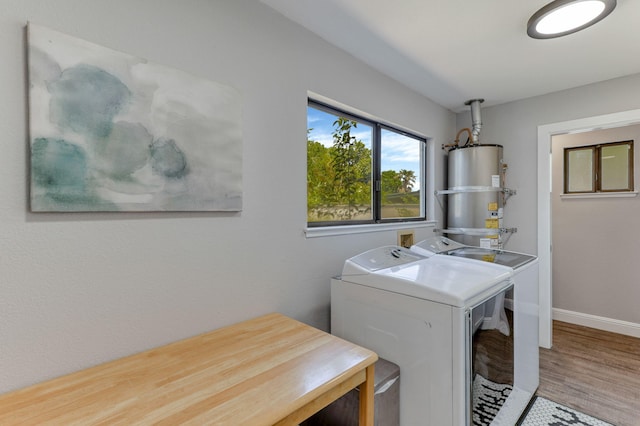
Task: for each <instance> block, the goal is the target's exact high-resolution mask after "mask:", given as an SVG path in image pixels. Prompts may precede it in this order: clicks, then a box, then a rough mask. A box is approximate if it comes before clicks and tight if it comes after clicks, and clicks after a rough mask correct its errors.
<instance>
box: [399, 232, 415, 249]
mask: <svg viewBox="0 0 640 426" xmlns="http://www.w3.org/2000/svg"><path fill="white" fill-rule="evenodd" d="M398 245H399V246H400V247H404V248H410V247H411V246H412V245H413V230H402V231H398Z"/></svg>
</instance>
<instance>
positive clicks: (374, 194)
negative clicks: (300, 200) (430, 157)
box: [305, 97, 428, 228]
mask: <svg viewBox="0 0 640 426" xmlns="http://www.w3.org/2000/svg"><path fill="white" fill-rule="evenodd" d="M307 107H311V108H314V109H317V110H321V111H324V112H326V113H329V114H332V115H335V116H337V117H344V118H346V119H349V120H354V121H356V122H358V123H363V124H365V125H367V126H370V127H371V128H372V141H371V152H372V162H371V173H372V184H371V210H372V218H371V219H368V220H342V221H340V220H337V221H317V222H309V221H307V228H322V227H338V226H340V227H350V226H358V225H371V224H397V223H411V222H426V221H427V198H426V187H427V141H428V138H426V137H424V136H420V135H418V134H415V133H412V132H409V131H406V130H403V129H400V128H398V127H395V126H392V125H390V124H388V123H385V122H383V121H381V120H377V119H373V118H366V117H364V116H363V115H360V114H357V113H353V112H350V111H347V110H345V109H343V108H339V107H335V106H333V105H330V104H328V103H326V102H322V101H318V100H316V99H313V98H311V97H309V98H307ZM307 117H308V115H307ZM382 129H385V130H387V131H391V132H394V133H397V134H400V135H403V136H406V137H409V138H412V139H415V140H416V141H418V142H420V143H421V146H420V169H421V170H420V178H421V181H420V216H417V217H406V218H404V217H401V218H387V219H384V218H382V190H381V173H382V170H381V168H382V156H381V154H382V153H381V149H382V137H381V135H382ZM307 155H308V153H307ZM305 199H306V197H305ZM307 209H308V201H307Z"/></svg>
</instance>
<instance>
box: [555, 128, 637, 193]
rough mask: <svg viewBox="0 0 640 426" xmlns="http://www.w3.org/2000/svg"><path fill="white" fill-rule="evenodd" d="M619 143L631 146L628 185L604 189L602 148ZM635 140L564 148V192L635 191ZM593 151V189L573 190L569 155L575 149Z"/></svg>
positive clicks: (628, 162)
mask: <svg viewBox="0 0 640 426" xmlns="http://www.w3.org/2000/svg"><path fill="white" fill-rule="evenodd" d="M617 145H626V146H628V147H629V152H628V158H627V187H626V188H613V189H602V180H603V179H602V149H603V148H606V147H612V146H617ZM633 145H634V140H633V139H630V140H624V141H616V142H606V143H598V144H593V145H584V146H575V147H567V148H564V164H563V166H564V182H563V186H564V194H568V195H571V194H607V193H615V192H634V190H635V178H634V154H633ZM580 150H584V151H591V167H592V170H591V181H592V182H591V190H588V191H571V190H570V189H569V181H570V176H571V167H570V166H571V163H570V161H569V155H570V153H571V152H574V151H580Z"/></svg>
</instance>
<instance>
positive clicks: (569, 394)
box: [538, 321, 640, 426]
mask: <svg viewBox="0 0 640 426" xmlns="http://www.w3.org/2000/svg"><path fill="white" fill-rule="evenodd" d="M538 395H539V396H542V397H545V398H547V399H550V400H552V401H555V402H557V403H560V404H563V405H566V406H567V407H571V408H573V409H576V410H579V411H581V412H583V413H585V414H589V415H590V416H593V417H596V418H599V419H601V420H604V421H606V422H609V423H613V424H614V425H617V426H638V425H640V338H635V337H630V336H625V335H621V334H616V333H609V332H606V331H601V330H596V329H593V328H588V327H583V326H579V325H574V324H568V323H565V322H559V321H554V323H553V347H552V348H551V349H540V386H539V388H538Z"/></svg>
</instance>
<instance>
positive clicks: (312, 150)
mask: <svg viewBox="0 0 640 426" xmlns="http://www.w3.org/2000/svg"><path fill="white" fill-rule="evenodd" d="M425 146H426V140H425V138H421V137H419V136H417V135H414V134H411V133H408V132H405V131H402V130H399V129H396V128H394V127H392V126H388V125H386V124H383V123H380V122H377V121H375V120H372V119H370V118H364V117H361V116H358V115H355V114H352V113H350V112H347V111H343V110H339V109H336V108H334V107H331V106H329V105H325V104H323V103H319V102H315V101H313V100H309V104H308V108H307V225H308V226H309V227H315V226H331V225H350V224H366V223H379V222H405V221H413V220H425V218H426V217H425V216H426V213H425V211H426V209H425V196H424V188H425V182H424V175H425V174H424V165H425V163H426V162H425V155H426V154H425V153H426V147H425Z"/></svg>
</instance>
